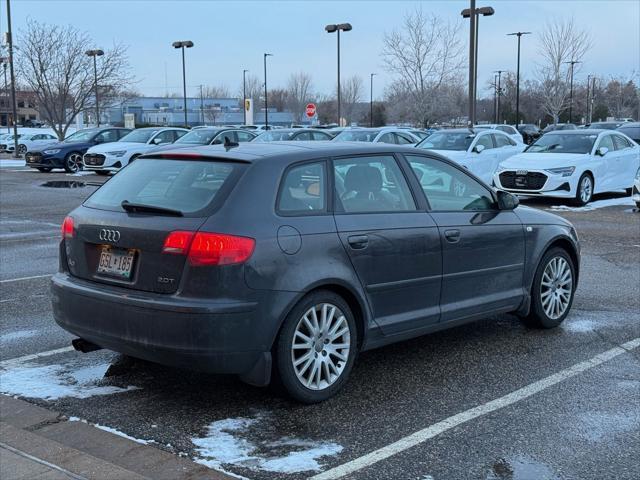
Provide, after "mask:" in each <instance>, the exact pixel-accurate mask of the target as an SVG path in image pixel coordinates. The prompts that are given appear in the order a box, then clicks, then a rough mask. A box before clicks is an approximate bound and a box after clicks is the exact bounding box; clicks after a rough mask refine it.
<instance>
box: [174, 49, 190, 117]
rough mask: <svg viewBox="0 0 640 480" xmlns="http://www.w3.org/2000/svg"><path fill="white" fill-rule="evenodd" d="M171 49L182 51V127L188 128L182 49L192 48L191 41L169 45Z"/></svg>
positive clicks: (185, 80)
mask: <svg viewBox="0 0 640 480" xmlns="http://www.w3.org/2000/svg"><path fill="white" fill-rule="evenodd" d="M171 45H172V46H173V48H180V49H181V50H182V97H183V101H184V126H185V128H187V127H188V126H189V121H188V119H187V70H186V67H185V63H184V49H185V48H191V47H193V42H192V41H191V40H180V41H177V42H173V43H172V44H171Z"/></svg>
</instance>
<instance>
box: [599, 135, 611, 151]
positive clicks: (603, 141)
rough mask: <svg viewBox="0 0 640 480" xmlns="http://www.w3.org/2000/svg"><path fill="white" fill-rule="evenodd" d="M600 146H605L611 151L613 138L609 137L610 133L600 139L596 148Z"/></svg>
mask: <svg viewBox="0 0 640 480" xmlns="http://www.w3.org/2000/svg"><path fill="white" fill-rule="evenodd" d="M602 147H605V148H607V149H609V151H610V152H613V150H614V146H613V139H612V138H611V135H605V136H604V137H602V138H601V139H600V143H599V144H598V148H602Z"/></svg>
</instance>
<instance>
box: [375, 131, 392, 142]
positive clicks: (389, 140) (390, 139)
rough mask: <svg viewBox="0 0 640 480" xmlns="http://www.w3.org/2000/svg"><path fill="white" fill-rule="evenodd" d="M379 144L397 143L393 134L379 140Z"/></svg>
mask: <svg viewBox="0 0 640 480" xmlns="http://www.w3.org/2000/svg"><path fill="white" fill-rule="evenodd" d="M378 142H379V143H396V141H395V140H394V139H393V134H392V133H385V134H384V135H382V136H381V137H380V138H379V139H378Z"/></svg>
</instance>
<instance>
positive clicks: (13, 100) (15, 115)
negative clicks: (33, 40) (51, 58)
mask: <svg viewBox="0 0 640 480" xmlns="http://www.w3.org/2000/svg"><path fill="white" fill-rule="evenodd" d="M7 30H8V31H7V44H8V47H9V72H10V75H11V113H12V115H13V143H14V145H15V148H14V150H13V156H14V157H15V158H18V157H19V156H20V155H19V154H18V109H17V108H16V75H15V72H14V70H13V36H12V34H11V0H7Z"/></svg>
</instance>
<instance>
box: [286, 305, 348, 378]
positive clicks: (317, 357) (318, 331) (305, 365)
mask: <svg viewBox="0 0 640 480" xmlns="http://www.w3.org/2000/svg"><path fill="white" fill-rule="evenodd" d="M350 348H351V332H350V328H349V323H348V322H347V319H346V317H345V315H344V313H343V312H342V311H341V310H340V309H339V308H338V307H336V306H335V305H332V304H330V303H321V304H317V305H314V306H313V307H311V308H309V310H307V311H306V312H305V314H304V315H303V316H302V318H301V319H300V320H299V321H298V324H297V325H296V328H295V331H294V335H293V340H292V342H291V362H292V364H293V370H294V372H295V374H296V377H297V378H298V381H299V382H300V383H301V384H302V385H304V386H305V387H307V388H309V389H311V390H324V389H326V388H328V387H330V386H331V385H333V384H334V383H335V382H336V380H338V378H340V376H341V375H342V372H343V371H344V369H345V367H346V365H347V362H348V360H349V350H350Z"/></svg>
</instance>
